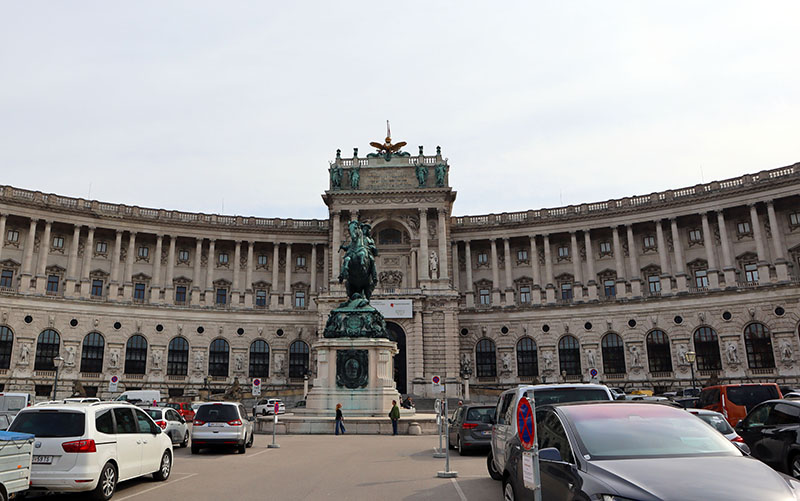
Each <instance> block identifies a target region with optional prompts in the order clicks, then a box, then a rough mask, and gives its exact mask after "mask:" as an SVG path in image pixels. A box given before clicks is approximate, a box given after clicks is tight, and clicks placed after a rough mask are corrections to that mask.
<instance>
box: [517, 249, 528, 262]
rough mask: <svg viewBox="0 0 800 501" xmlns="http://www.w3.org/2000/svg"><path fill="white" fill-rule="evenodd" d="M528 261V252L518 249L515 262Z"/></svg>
mask: <svg viewBox="0 0 800 501" xmlns="http://www.w3.org/2000/svg"><path fill="white" fill-rule="evenodd" d="M527 260H528V251H527V250H526V249H520V250H518V251H517V261H527Z"/></svg>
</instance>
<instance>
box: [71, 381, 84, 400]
mask: <svg viewBox="0 0 800 501" xmlns="http://www.w3.org/2000/svg"><path fill="white" fill-rule="evenodd" d="M70 396H72V397H85V396H86V388H84V387H83V385H82V384H81V382H80V381H79V380H77V379H76V380H75V381H73V382H72V395H70Z"/></svg>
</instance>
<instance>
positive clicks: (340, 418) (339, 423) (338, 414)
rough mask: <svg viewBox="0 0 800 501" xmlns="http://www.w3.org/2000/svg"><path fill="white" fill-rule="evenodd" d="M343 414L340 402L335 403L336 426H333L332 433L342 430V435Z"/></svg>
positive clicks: (335, 433)
mask: <svg viewBox="0 0 800 501" xmlns="http://www.w3.org/2000/svg"><path fill="white" fill-rule="evenodd" d="M342 421H344V416H342V404H336V426H335V428H334V431H333V433H334V435H338V434H339V430H342V435H344V423H342Z"/></svg>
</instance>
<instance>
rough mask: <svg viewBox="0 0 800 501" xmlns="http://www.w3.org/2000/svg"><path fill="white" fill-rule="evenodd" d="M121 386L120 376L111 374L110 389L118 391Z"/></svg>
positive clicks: (112, 391)
mask: <svg viewBox="0 0 800 501" xmlns="http://www.w3.org/2000/svg"><path fill="white" fill-rule="evenodd" d="M118 386H119V378H118V377H117V376H111V379H109V381H108V391H110V392H111V393H114V392H116V391H117V387H118Z"/></svg>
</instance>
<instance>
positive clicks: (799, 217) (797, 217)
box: [789, 212, 800, 228]
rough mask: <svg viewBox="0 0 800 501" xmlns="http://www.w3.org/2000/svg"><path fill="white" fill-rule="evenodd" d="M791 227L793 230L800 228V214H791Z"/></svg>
mask: <svg viewBox="0 0 800 501" xmlns="http://www.w3.org/2000/svg"><path fill="white" fill-rule="evenodd" d="M789 226H791V227H792V228H794V227H795V226H800V212H792V213H791V214H789Z"/></svg>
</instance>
